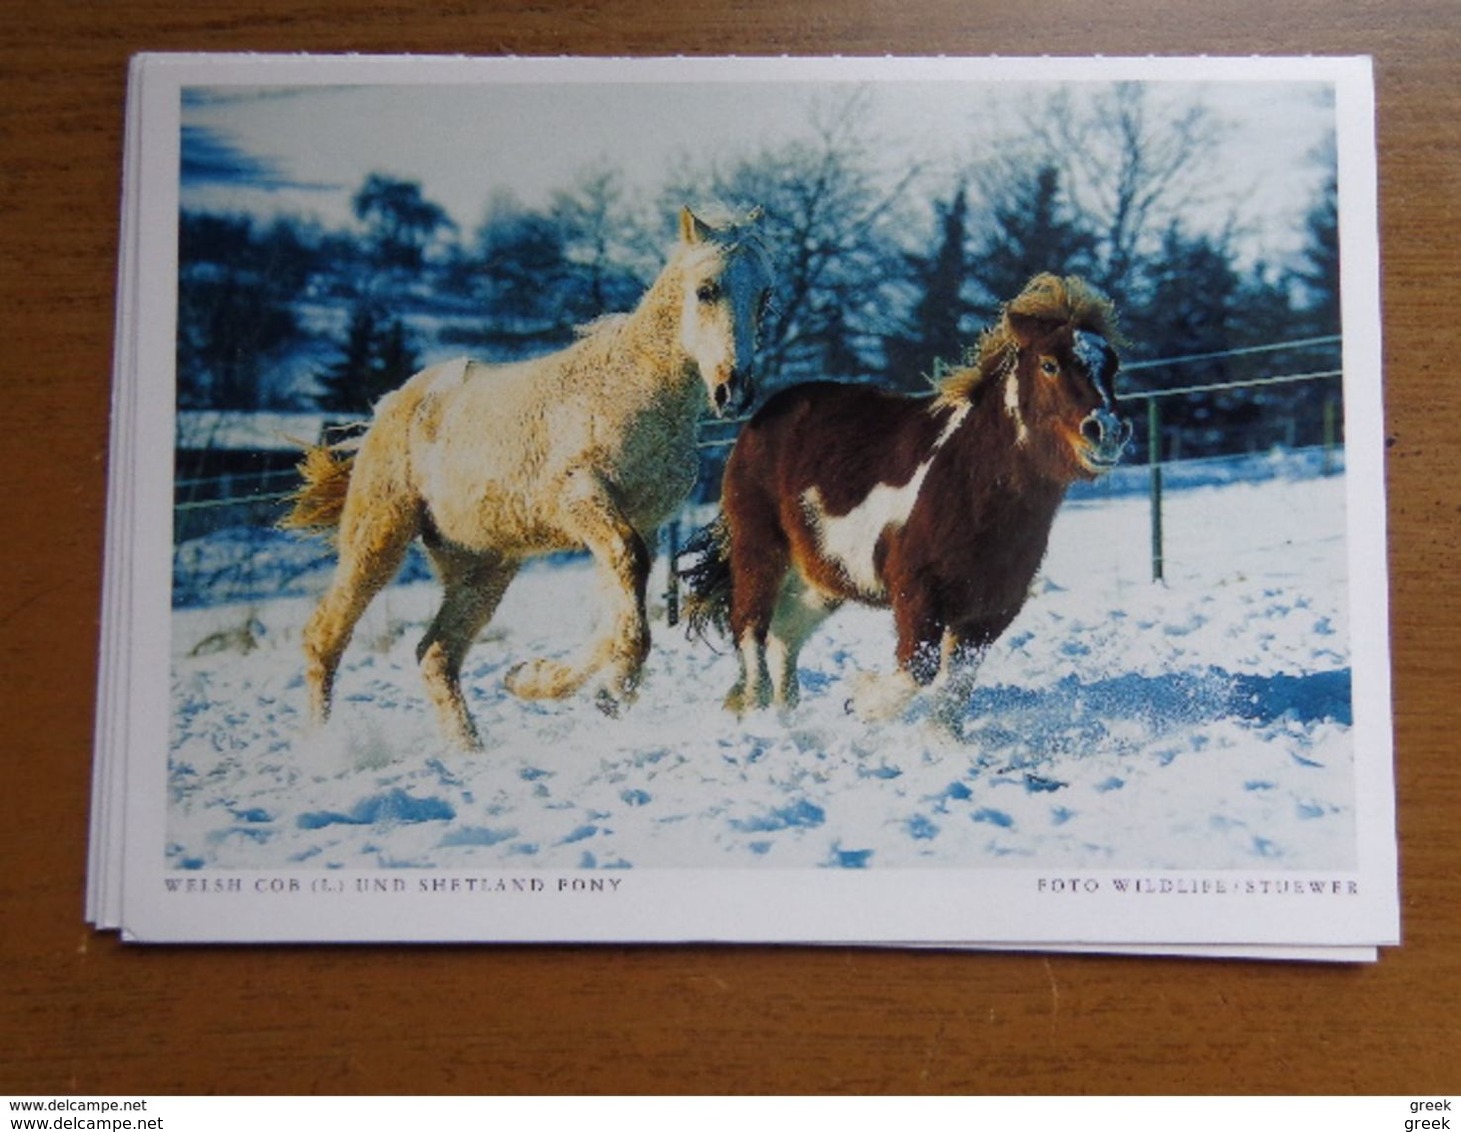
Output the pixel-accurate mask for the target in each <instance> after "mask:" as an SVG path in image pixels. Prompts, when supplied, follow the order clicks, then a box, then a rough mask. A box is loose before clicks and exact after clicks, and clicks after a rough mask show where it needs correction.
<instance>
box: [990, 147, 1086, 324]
mask: <svg viewBox="0 0 1461 1132" xmlns="http://www.w3.org/2000/svg"><path fill="white" fill-rule="evenodd" d="M987 190H988V191H989V192H990V194H991V205H990V208H989V215H990V223H989V227H988V229H987V230H986V231H985V233H984V235H983V238H982V239H981V241H980V243H979V253H978V255H977V256H976V258H975V265H974V275H975V278H976V280H977V281H978V283H979V286H980V289H981V291H982V293H983V294H982V301H981V303H980V314H981V315H982V316H983V320H984V321H992V320H993V319H994V318H995V317H996V316H997V315H998V313H999V307H1000V305H1001V304H1002V303H1006V302H1008V301H1009V300H1010V299H1012V298H1014V297H1015V296H1016V295H1018V294H1019V293H1020V292H1021V291H1022V290H1024V287H1025V284H1026V283H1028V282H1029V281H1030V279H1031V277H1032V276H1035V275H1037V274H1039V273H1040V272H1042V271H1049V272H1052V273H1053V274H1056V275H1082V276H1086V277H1090V276H1091V275H1092V274H1093V273H1094V272H1095V269H1096V260H1097V254H1096V253H1097V239H1096V237H1095V235H1094V234H1093V233H1092V232H1091V231H1090V230H1089V228H1087V227H1086V226H1085V225H1084V224H1082V222H1081V221H1080V219H1079V218H1077V217H1076V216H1075V214H1074V213H1073V212H1072V211H1071V209H1070V207H1069V205H1068V204H1067V202H1066V200H1065V197H1064V194H1063V192H1062V190H1061V178H1060V171H1059V170H1058V169H1057V168H1056V167H1055V166H1054V165H1049V164H1042V165H1039V166H1037V167H1036V168H1035V169H1034V170H1033V171H1030V170H1028V169H1026V168H1020V167H1018V166H1017V167H1014V168H1012V169H1009V170H1008V172H1007V174H1006V179H1005V180H1004V183H1003V184H993V185H988V186H987Z"/></svg>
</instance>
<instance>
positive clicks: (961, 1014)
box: [0, 0, 1461, 1095]
mask: <svg viewBox="0 0 1461 1132" xmlns="http://www.w3.org/2000/svg"><path fill="white" fill-rule="evenodd" d="M144 49H145V50H264V51H303V50H314V51H330V52H338V51H357V52H401V51H412V52H447V53H469V54H496V53H504V52H511V53H520V54H565V53H566V54H576V53H581V54H681V53H683V54H709V53H735V54H767V53H770V54H781V53H790V54H801V53H806V54H828V53H842V54H882V53H893V54H951V55H957V54H970V55H984V54H1007V55H1020V54H1057V55H1079V54H1088V53H1100V54H1107V55H1122V54H1147V53H1154V54H1172V53H1207V54H1283V53H1291V54H1307V53H1317V54H1371V55H1373V56H1375V58H1376V61H1377V73H1378V84H1379V115H1380V121H1379V134H1380V158H1381V160H1380V171H1381V182H1382V185H1381V188H1382V193H1381V198H1382V203H1381V207H1382V227H1383V255H1384V285H1385V332H1386V342H1385V358H1386V365H1387V374H1386V380H1387V396H1386V400H1387V405H1388V424H1387V434H1388V436H1389V437H1390V439H1391V447H1390V450H1389V484H1390V503H1389V514H1390V524H1391V526H1390V534H1391V548H1390V563H1391V570H1392V602H1393V627H1394V630H1393V635H1394V675H1395V703H1396V719H1397V738H1398V744H1397V749H1398V754H1397V759H1398V771H1397V774H1398V786H1399V805H1400V830H1401V841H1402V846H1401V848H1402V860H1403V866H1402V867H1403V885H1404V931H1405V943H1404V946H1403V947H1401V948H1399V949H1396V950H1392V951H1388V952H1386V953H1385V954H1384V955H1383V957H1382V959H1381V961H1380V962H1379V963H1378V964H1377V965H1374V966H1367V967H1359V968H1345V967H1326V966H1310V965H1302V964H1265V963H1240V962H1212V961H1177V960H1166V959H1157V960H1150V959H1143V960H1136V959H1112V958H1099V957H1077V956H1062V957H1049V958H1045V957H1041V956H1031V955H957V954H904V953H882V952H868V951H858V950H850V949H831V950H816V949H787V950H778V949H771V948H738V949H735V948H704V947H696V948H680V947H667V948H658V949H652V948H622V947H600V948H532V947H512V948H506V947H390V948H379V947H376V948H367V947H355V948H352V947H311V948H276V949H269V948H228V947H217V948H192V949H182V948H141V947H124V946H123V945H122V944H121V943H120V942H119V941H118V940H117V939H116V938H115V937H114V936H108V935H98V934H96V933H94V932H92V931H91V930H90V929H89V928H88V927H87V926H86V925H85V923H84V922H83V916H82V890H83V883H84V861H85V849H86V829H87V811H88V804H89V799H88V791H89V778H90V764H91V737H92V736H91V728H92V706H93V686H94V680H95V672H96V641H97V620H98V604H99V596H100V564H101V554H102V540H101V532H102V521H103V508H104V487H105V471H106V447H107V407H108V381H109V370H110V363H111V351H112V317H113V298H114V289H113V280H114V271H115V257H116V246H117V215H118V192H119V186H120V162H121V152H122V150H121V147H122V129H121V127H122V98H123V89H124V83H125V77H126V62H127V59H128V56H129V55H130V54H132V53H133V52H135V51H139V50H144ZM0 84H3V86H0V90H3V96H0V252H3V258H0V359H3V360H0V390H3V397H0V406H3V407H0V436H3V442H0V506H3V509H4V510H3V514H4V527H3V529H4V540H3V546H0V560H3V564H4V565H3V573H4V582H3V589H0V694H3V711H0V735H3V737H4V742H3V756H0V757H3V767H4V787H3V790H0V815H3V820H0V844H3V847H4V852H3V856H0V916H3V921H0V1092H27V1093H29V1092H36V1093H46V1092H82V1093H154V1094H155V1093H174V1092H189V1093H192V1092H225V1093H227V1092H235V1093H252V1092H284V1093H294V1092H345V1093H356V1092H412V1093H440V1092H446V1093H452V1092H524V1091H531V1092H538V1091H546V1092H601V1091H622V1092H664V1091H672V1092H681V1091H684V1092H706V1091H735V1092H747V1091H753V1092H769V1091H775V1092H785V1091H794V1092H833V1091H856V1092H910V1093H917V1092H1035V1093H1070V1092H1101V1093H1109V1092H1114V1093H1129V1092H1134V1093H1149V1092H1173V1091H1181V1092H1192V1091H1195V1092H1210V1091H1219V1092H1228V1091H1250V1092H1265V1093H1272V1092H1281V1093H1289V1092H1300V1093H1304V1092H1323V1093H1347V1092H1351V1091H1353V1092H1361V1093H1397V1094H1414V1095H1424V1094H1434V1093H1445V1092H1447V1091H1448V1090H1449V1091H1450V1092H1451V1093H1456V1092H1458V1091H1461V1052H1458V1051H1461V851H1458V850H1461V769H1458V767H1461V752H1457V751H1456V750H1455V748H1456V746H1457V743H1456V736H1457V732H1458V730H1461V660H1458V648H1457V645H1458V642H1461V601H1458V593H1461V586H1458V581H1457V576H1458V574H1457V572H1458V570H1461V555H1458V550H1461V460H1458V456H1457V451H1458V437H1457V431H1458V426H1461V375H1458V374H1457V373H1456V371H1455V370H1454V369H1453V366H1456V365H1457V363H1458V360H1461V330H1458V325H1461V323H1458V313H1457V312H1458V309H1461V241H1458V229H1461V9H1458V7H1457V5H1456V3H1455V0H1386V2H1385V3H1379V2H1365V3H1341V2H1334V3H1326V2H1323V0H1289V2H1287V3H1274V2H1273V0H1204V2H1202V3H1190V2H1186V0H1177V2H1176V3H1173V2H1171V0H1160V2H1159V0H1150V2H1146V0H1100V2H1092V0H1028V2H1026V3H1022V4H1008V3H992V2H989V0H792V2H785V0H783V2H772V0H738V2H735V3H731V2H728V0H678V2H673V3H671V2H667V0H621V2H620V0H573V2H565V3H558V4H554V3H542V2H535V0H534V2H530V0H495V2H492V3H484V4H480V5H473V4H460V3H451V4H447V3H439V2H433V0H425V2H423V0H359V2H351V0H339V2H336V0H288V2H283V0H248V2H247V3H241V2H237V0H216V2H211V3H205V4H196V5H182V4H177V3H173V2H171V0H169V2H167V3H160V2H158V0H130V2H129V3H128V4H126V5H121V4H111V3H101V2H99V0H91V2H84V0H47V2H43V3H38V4H21V3H19V2H18V0H9V2H8V3H6V4H4V5H3V7H0Z"/></svg>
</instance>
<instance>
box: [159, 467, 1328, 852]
mask: <svg viewBox="0 0 1461 1132" xmlns="http://www.w3.org/2000/svg"><path fill="white" fill-rule="evenodd" d="M1178 473H1179V470H1178V469H1174V470H1173V475H1172V476H1171V479H1170V482H1171V483H1172V484H1173V485H1174V486H1173V487H1172V488H1171V490H1169V491H1168V493H1167V496H1166V508H1165V527H1166V547H1167V563H1166V581H1165V582H1164V583H1161V584H1154V583H1153V582H1152V581H1151V580H1150V570H1151V567H1150V534H1149V525H1148V522H1149V519H1148V516H1149V510H1148V503H1147V500H1146V498H1145V496H1144V494H1142V493H1141V490H1140V489H1141V487H1142V486H1143V485H1144V482H1145V472H1144V471H1142V470H1141V469H1131V470H1129V471H1127V472H1125V473H1123V475H1124V477H1125V478H1124V479H1113V480H1112V481H1111V482H1110V483H1108V484H1107V485H1105V486H1102V487H1097V488H1095V489H1093V490H1088V491H1085V492H1082V493H1080V494H1078V495H1077V496H1075V497H1073V498H1072V499H1071V500H1070V501H1068V502H1067V504H1066V506H1065V508H1064V509H1063V510H1062V512H1061V514H1060V516H1059V518H1058V520H1057V522H1056V525H1055V530H1054V533H1053V537H1052V544H1051V549H1050V553H1049V555H1048V557H1047V559H1046V562H1045V566H1044V568H1043V570H1042V572H1041V575H1040V577H1039V578H1038V579H1037V583H1036V589H1035V593H1034V596H1033V597H1032V599H1031V600H1030V602H1029V604H1028V605H1027V606H1026V608H1025V610H1024V612H1023V613H1022V614H1021V616H1020V618H1019V619H1018V620H1017V622H1016V623H1015V624H1014V626H1013V627H1012V628H1011V629H1010V631H1009V632H1008V633H1007V634H1006V636H1005V637H1004V638H1003V639H1002V640H1001V641H1000V642H999V643H998V644H997V645H996V646H995V648H994V649H993V651H992V653H991V655H990V657H989V658H988V660H987V661H986V663H985V665H984V667H983V670H982V672H981V679H980V685H979V688H978V690H977V691H976V693H975V694H974V696H973V697H972V700H971V702H970V705H969V708H968V716H967V724H966V731H967V736H966V740H965V741H963V742H956V741H953V740H950V739H947V738H944V737H941V736H939V735H937V734H935V733H933V732H932V731H931V729H930V728H929V727H928V726H927V725H926V723H925V722H924V721H922V720H921V719H919V718H918V716H917V713H916V712H915V713H913V715H912V716H911V717H910V718H908V719H905V720H901V721H899V722H896V723H891V724H885V725H880V726H871V725H865V724H862V723H859V722H858V721H856V720H855V719H854V718H852V717H850V716H848V715H847V714H845V712H844V710H843V704H844V702H845V700H846V698H847V696H848V694H849V690H850V685H849V677H850V674H851V673H853V672H854V671H856V670H858V669H861V668H869V667H871V668H878V669H884V670H886V669H887V668H889V667H890V666H891V664H892V628H891V623H890V617H889V615H888V614H887V613H885V612H880V611H876V610H862V609H847V610H844V611H842V612H840V613H839V614H838V615H837V616H836V617H834V618H833V619H832V620H830V621H829V622H828V623H827V624H826V625H825V626H824V627H823V629H822V630H821V631H820V632H819V634H818V635H817V636H816V637H815V638H814V639H813V640H812V641H811V642H810V643H809V644H808V646H807V647H806V649H805V651H804V652H803V655H802V687H803V702H802V704H801V706H800V707H799V708H798V709H797V710H796V711H795V712H794V713H792V714H791V716H790V717H789V718H782V717H781V716H779V715H778V714H777V713H775V712H767V713H763V714H761V715H759V716H756V717H752V718H748V719H747V720H745V721H742V722H737V721H736V720H735V719H734V718H733V717H731V716H730V715H728V714H727V713H725V712H723V711H722V710H721V708H720V701H721V697H722V696H723V695H724V693H725V691H726V690H727V688H728V687H729V686H730V684H731V682H732V680H733V677H734V671H735V661H734V658H733V657H732V656H731V655H730V654H729V652H728V651H724V650H723V651H722V652H720V653H716V652H714V651H712V650H711V649H710V648H708V647H707V646H706V645H704V644H701V643H698V642H691V641H688V640H687V639H686V637H685V635H684V632H683V630H682V629H679V628H674V629H672V628H669V627H667V626H666V625H665V624H664V619H663V614H662V603H661V609H660V611H659V612H658V615H657V617H656V620H655V633H656V635H655V642H654V651H653V654H652V656H651V659H650V662H649V666H648V672H647V682H646V685H645V687H644V690H643V693H642V695H641V698H640V700H639V702H638V703H637V704H636V705H635V706H634V707H633V708H632V709H630V710H629V711H627V712H626V713H624V715H623V717H622V718H620V719H617V720H615V719H609V718H606V717H605V716H603V715H602V714H600V713H599V712H598V711H597V710H595V708H594V707H593V705H592V704H591V703H589V702H587V701H574V702H569V703H565V704H535V703H524V702H520V701H518V700H516V699H514V698H513V697H512V696H510V695H508V694H507V693H506V692H505V691H504V690H503V689H502V676H503V674H504V673H505V672H506V670H507V668H508V667H509V666H510V665H511V664H512V663H514V662H516V661H518V660H522V659H524V658H526V657H530V656H535V655H540V654H565V653H569V652H572V651H574V650H575V649H576V648H577V647H578V645H579V644H580V643H581V641H582V640H583V638H584V635H585V633H586V632H587V631H588V626H589V624H590V620H591V619H592V618H593V617H594V616H595V614H596V611H597V608H598V598H597V594H596V591H595V588H594V587H595V583H594V581H593V579H592V571H591V568H590V566H589V565H588V563H587V562H586V561H584V560H578V559H569V560H564V561H558V562H541V563H536V564H534V565H532V566H530V567H529V568H528V569H526V570H524V572H523V573H522V574H521V575H520V576H519V578H518V580H517V581H516V582H515V583H514V584H513V587H512V589H511V590H510V591H509V594H508V597H507V599H506V601H505V602H504V604H503V607H502V609H501V611H500V613H499V615H498V617H497V618H496V619H495V620H494V622H493V623H492V625H491V626H490V627H489V629H488V631H487V633H486V635H485V636H484V638H483V639H482V640H481V641H479V642H478V644H477V646H476V647H475V648H474V649H473V651H472V653H471V655H470V656H469V657H468V660H467V667H466V673H465V683H466V686H467V687H468V689H469V696H470V702H471V706H472V709H473V712H474V714H475V715H476V718H477V721H478V724H479V727H480V729H481V731H482V734H483V736H484V739H485V741H486V744H487V750H486V751H485V752H484V753H482V754H479V755H474V756H467V755H463V754H461V753H458V752H455V751H452V750H450V749H449V748H447V747H446V746H445V745H444V744H442V742H441V741H440V740H439V738H438V736H437V733H436V730H435V721H434V719H433V717H432V716H431V714H430V712H429V709H428V706H427V704H426V702H425V698H424V694H423V691H422V688H421V684H420V680H419V678H418V676H417V672H416V666H415V660H414V649H415V645H416V641H417V639H418V638H419V636H420V634H421V632H422V631H423V629H424V627H425V623H426V622H427V620H428V619H429V617H430V616H431V614H432V613H433V612H434V603H435V601H436V593H437V591H436V588H435V586H434V584H433V583H431V582H430V581H421V580H415V581H408V582H404V583H402V584H399V585H396V586H393V587H391V588H389V589H388V590H387V591H386V592H385V593H384V594H383V595H382V596H381V597H380V598H378V599H377V601H376V603H375V605H374V606H373V607H372V608H371V610H370V611H369V612H368V613H367V615H366V618H365V619H364V621H362V623H361V625H360V627H359V629H358V630H357V632H356V636H355V640H354V642H353V643H352V645H351V648H350V651H349V652H348V653H347V655H346V663H345V665H344V667H343V669H342V672H341V675H340V678H339V682H338V686H337V702H336V711H335V717H334V719H333V720H332V721H331V723H330V725H329V726H328V727H326V728H325V729H323V730H322V731H320V732H318V733H314V734H312V733H310V731H309V729H308V728H307V726H306V721H305V711H306V704H305V689H304V686H303V682H302V679H301V655H300V629H301V627H302V625H303V623H304V621H305V619H306V618H307V617H308V615H309V613H310V611H311V609H312V607H313V599H312V597H311V596H310V595H311V594H313V593H318V592H319V590H320V588H321V587H322V586H323V584H324V581H325V578H326V575H325V574H324V573H322V572H321V571H320V570H319V569H318V568H316V569H314V570H312V571H308V572H304V573H300V572H299V570H300V568H299V566H298V562H299V561H304V562H309V561H312V560H313V561H317V560H318V558H319V548H318V546H317V545H316V546H312V547H294V548H293V550H294V552H295V553H294V555H293V558H292V559H291V558H290V554H289V553H287V552H288V551H290V550H291V547H290V546H288V545H275V546H274V547H273V549H266V550H265V551H261V552H259V554H258V555H257V556H256V560H255V561H254V562H253V563H252V564H251V568H250V571H249V574H248V576H249V578H250V579H251V586H252V591H253V595H252V596H251V597H242V598H238V599H236V600H228V601H226V602H223V603H220V604H213V605H196V604H195V605H189V606H187V607H180V608H179V609H178V610H177V612H176V613H175V617H174V631H173V674H172V687H173V719H172V750H171V752H170V757H169V774H168V784H169V791H170V805H169V828H168V843H169V848H168V853H169V861H170V863H171V864H173V865H174V866H176V867H180V868H200V867H225V868H226V867H250V868H299V867H320V868H330V867H350V868H362V867H364V868H368V867H377V866H379V867H390V866H438V867H446V868H471V869H494V870H495V869H506V868H511V869H517V870H520V869H522V868H524V867H532V866H541V867H554V868H565V867H566V868H579V867H582V868H611V867H686V866H718V867H762V868H767V867H771V868H775V867H808V866H831V867H853V868H857V867H867V868H886V867H908V866H925V865H926V866H939V865H960V866H970V867H981V866H988V865H991V864H1008V865H1015V866H1020V865H1031V866H1034V865H1039V866H1049V865H1053V864H1061V865H1069V866H1074V867H1089V868H1103V867H1120V868H1136V867H1148V868H1237V867H1245V866H1256V865H1261V866H1262V867H1263V868H1265V869H1275V868H1277V869H1289V868H1292V869H1334V868H1346V867H1352V866H1353V865H1354V855H1355V848H1354V846H1355V813H1354V787H1353V750H1352V745H1353V744H1352V730H1353V729H1352V712H1351V706H1350V668H1349V666H1350V659H1349V647H1348V639H1349V638H1348V631H1347V608H1346V600H1347V598H1346V570H1345V535H1344V530H1345V526H1344V477H1343V475H1331V476H1323V475H1319V474H1316V472H1315V469H1314V468H1313V467H1312V466H1311V465H1309V466H1306V464H1305V462H1304V461H1303V460H1300V459H1298V458H1274V459H1272V460H1263V459H1260V460H1257V461H1251V462H1249V463H1248V464H1246V465H1244V466H1243V467H1242V468H1239V469H1237V470H1236V471H1235V470H1234V469H1233V468H1232V467H1230V466H1226V465H1222V466H1217V467H1214V468H1213V469H1211V470H1210V471H1203V470H1201V469H1199V470H1198V471H1197V472H1195V473H1194V472H1188V473H1186V474H1185V475H1184V474H1178ZM276 537H280V538H282V537H283V536H276ZM229 545H230V540H229V539H228V538H227V537H226V536H222V537H220V536H215V537H214V538H212V539H210V540H208V542H207V544H206V545H203V546H189V547H185V548H183V551H182V553H180V557H179V561H180V562H193V563H195V564H196V563H200V562H206V561H207V560H208V559H209V555H210V554H213V555H215V556H217V555H222V556H223V557H225V558H226V557H227V551H226V548H227V547H228V546H229ZM220 548H223V549H220ZM275 554H277V555H278V564H277V565H270V563H272V562H274V561H275V559H274V558H273V557H270V556H272V555H275ZM664 569H665V567H664V559H663V556H661V559H660V562H659V565H658V567H657V576H656V579H655V581H654V583H653V585H652V590H653V592H654V593H656V594H660V593H662V592H663V589H664ZM417 577H418V578H419V575H417ZM178 592H179V594H180V595H183V594H189V595H191V597H192V599H194V600H195V599H196V598H197V596H198V594H197V592H196V591H194V590H190V589H188V587H187V586H180V588H179V590H178ZM221 592H223V591H222V590H221V589H219V588H218V587H215V588H214V589H213V591H212V593H213V595H214V598H215V599H216V597H217V594H218V593H221ZM236 592H237V591H236ZM244 592H245V593H247V592H248V591H247V590H245V591H244ZM265 595H267V596H265Z"/></svg>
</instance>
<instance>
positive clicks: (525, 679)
mask: <svg viewBox="0 0 1461 1132" xmlns="http://www.w3.org/2000/svg"><path fill="white" fill-rule="evenodd" d="M583 679H584V678H583V676H582V675H580V674H579V673H578V672H576V671H575V670H574V669H572V668H570V667H569V666H568V665H566V664H563V663H562V662H560V661H556V660H547V659H544V658H541V657H540V658H539V659H537V660H524V661H521V662H519V663H517V664H514V665H513V666H512V667H511V668H510V669H508V671H507V675H506V676H505V677H503V680H502V682H503V684H504V685H506V687H507V690H508V691H509V692H511V693H512V694H513V695H514V696H517V697H518V698H519V699H523V700H561V699H562V698H563V697H564V696H568V695H572V694H573V693H574V692H576V691H578V689H579V688H580V687H581V686H582V684H583Z"/></svg>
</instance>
